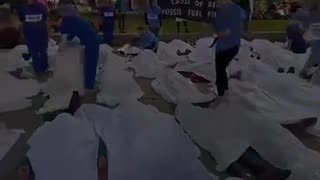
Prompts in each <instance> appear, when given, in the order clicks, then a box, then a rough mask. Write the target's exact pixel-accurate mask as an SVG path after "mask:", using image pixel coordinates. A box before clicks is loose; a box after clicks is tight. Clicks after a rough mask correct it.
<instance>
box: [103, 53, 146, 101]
mask: <svg viewBox="0 0 320 180" xmlns="http://www.w3.org/2000/svg"><path fill="white" fill-rule="evenodd" d="M132 76H133V73H132V72H129V71H128V70H127V64H125V59H123V58H121V57H119V56H117V55H115V54H112V53H109V54H108V58H107V59H106V62H105V64H104V67H103V69H102V78H101V80H102V81H101V84H100V90H101V91H100V93H99V94H98V96H97V101H98V102H99V103H103V104H107V105H109V106H114V105H117V104H119V103H121V102H123V101H128V100H130V101H131V100H137V99H139V98H140V97H142V96H143V94H144V93H143V92H142V90H141V89H140V87H139V85H138V84H137V83H136V82H135V81H134V79H133V77H132Z"/></svg>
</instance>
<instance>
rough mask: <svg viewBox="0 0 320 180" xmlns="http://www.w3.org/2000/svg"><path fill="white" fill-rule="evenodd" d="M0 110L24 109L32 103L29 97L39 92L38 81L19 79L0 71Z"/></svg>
mask: <svg viewBox="0 0 320 180" xmlns="http://www.w3.org/2000/svg"><path fill="white" fill-rule="evenodd" d="M0 83H1V88H0V112H6V111H15V110H20V109H25V108H27V107H29V106H31V105H32V101H31V100H30V99H27V98H30V97H32V96H35V95H37V94H38V93H39V92H40V86H39V84H38V82H36V81H34V80H19V79H16V78H15V77H13V76H11V75H10V74H6V73H2V72H0Z"/></svg>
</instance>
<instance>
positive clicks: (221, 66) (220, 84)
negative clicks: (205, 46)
mask: <svg viewBox="0 0 320 180" xmlns="http://www.w3.org/2000/svg"><path fill="white" fill-rule="evenodd" d="M238 52H239V47H238V46H236V47H233V48H230V49H227V50H224V51H219V52H216V78H217V79H216V84H217V89H218V95H219V96H223V95H224V91H225V90H228V89H229V84H228V74H227V67H228V65H229V64H230V62H231V61H232V59H233V58H234V57H235V56H236V55H237V54H238Z"/></svg>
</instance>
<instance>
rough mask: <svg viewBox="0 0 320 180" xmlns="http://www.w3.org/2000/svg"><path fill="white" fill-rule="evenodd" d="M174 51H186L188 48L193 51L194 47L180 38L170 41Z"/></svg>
mask: <svg viewBox="0 0 320 180" xmlns="http://www.w3.org/2000/svg"><path fill="white" fill-rule="evenodd" d="M169 44H170V45H171V46H172V47H173V49H172V50H174V51H176V52H177V51H178V50H179V51H181V52H185V51H186V50H190V51H193V49H194V47H192V46H191V45H190V44H188V43H186V42H184V41H182V40H180V39H174V40H172V41H171V42H170V43H169Z"/></svg>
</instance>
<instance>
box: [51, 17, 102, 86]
mask: <svg viewBox="0 0 320 180" xmlns="http://www.w3.org/2000/svg"><path fill="white" fill-rule="evenodd" d="M50 20H51V22H52V24H54V25H55V26H56V27H58V28H59V30H60V32H61V34H62V35H63V37H64V38H63V40H62V41H66V40H67V41H71V40H72V39H73V38H74V37H77V38H79V39H80V43H81V44H82V45H83V46H84V47H85V49H84V51H85V52H84V53H85V59H84V64H83V65H84V68H83V69H84V76H85V77H84V84H85V88H86V90H87V91H91V90H93V89H94V85H95V80H96V72H97V64H98V58H99V38H98V35H97V33H96V31H95V29H94V28H93V27H92V26H91V25H90V24H89V23H88V22H87V21H85V20H83V19H82V18H81V17H79V16H61V15H60V14H59V12H57V11H52V12H51V13H50Z"/></svg>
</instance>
